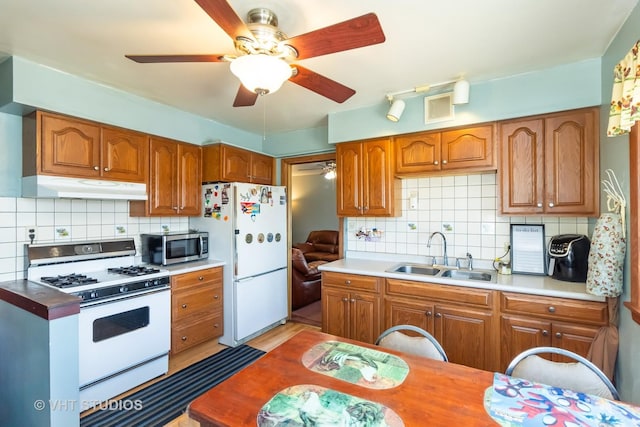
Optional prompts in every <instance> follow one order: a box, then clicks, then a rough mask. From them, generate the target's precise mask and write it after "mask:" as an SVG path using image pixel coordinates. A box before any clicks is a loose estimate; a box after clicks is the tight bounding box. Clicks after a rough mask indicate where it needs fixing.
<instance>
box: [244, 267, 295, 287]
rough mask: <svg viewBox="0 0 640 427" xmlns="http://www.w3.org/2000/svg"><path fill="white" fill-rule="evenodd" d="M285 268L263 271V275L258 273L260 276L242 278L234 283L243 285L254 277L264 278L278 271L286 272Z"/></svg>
mask: <svg viewBox="0 0 640 427" xmlns="http://www.w3.org/2000/svg"><path fill="white" fill-rule="evenodd" d="M286 269H287V267H283V268H276V269H274V270H269V271H265V272H264V273H260V274H256V275H254V276H249V277H243V278H242V279H235V280H234V281H235V282H236V283H244V282H248V281H249V280H253V279H255V278H256V277H260V276H264V275H265V274H271V273H273V272H274V271H279V270H286Z"/></svg>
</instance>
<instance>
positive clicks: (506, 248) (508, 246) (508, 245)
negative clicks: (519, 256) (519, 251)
mask: <svg viewBox="0 0 640 427" xmlns="http://www.w3.org/2000/svg"><path fill="white" fill-rule="evenodd" d="M510 247H511V243H509V242H504V244H503V245H502V248H503V249H504V251H505V252H507V251H508V250H509V248H510Z"/></svg>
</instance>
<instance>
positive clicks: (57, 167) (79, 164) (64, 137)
mask: <svg viewBox="0 0 640 427" xmlns="http://www.w3.org/2000/svg"><path fill="white" fill-rule="evenodd" d="M41 119H42V123H41V135H40V138H41V146H40V150H41V152H40V158H41V165H40V169H41V171H42V172H44V173H45V174H55V175H67V176H78V177H88V178H98V177H99V176H100V126H98V125H94V124H91V123H87V122H83V121H74V120H71V119H68V118H65V117H58V116H55V115H49V114H42V115H41Z"/></svg>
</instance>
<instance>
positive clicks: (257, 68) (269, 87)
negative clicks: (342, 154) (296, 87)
mask: <svg viewBox="0 0 640 427" xmlns="http://www.w3.org/2000/svg"><path fill="white" fill-rule="evenodd" d="M230 68H231V72H232V73H233V74H234V75H235V76H236V77H237V78H238V79H240V82H241V83H242V85H243V86H244V87H245V88H247V89H248V90H250V91H252V92H254V93H257V94H259V95H265V94H267V93H274V92H276V91H277V90H278V89H280V87H281V86H282V84H283V83H284V82H285V81H287V80H288V79H289V78H290V77H291V73H292V70H291V67H290V66H289V64H287V63H286V62H285V61H283V60H282V59H280V58H277V57H274V56H269V55H265V54H262V53H260V54H256V55H245V56H241V57H239V58H236V59H235V60H234V61H233V62H232V63H231V65H230Z"/></svg>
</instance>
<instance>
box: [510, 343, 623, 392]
mask: <svg viewBox="0 0 640 427" xmlns="http://www.w3.org/2000/svg"><path fill="white" fill-rule="evenodd" d="M544 353H553V354H559V355H562V356H565V357H568V358H570V359H573V360H575V362H553V361H551V360H548V359H544V358H542V357H540V356H538V354H544ZM505 374H507V375H509V376H513V377H517V378H522V379H526V380H529V381H535V382H539V383H543V384H547V385H550V386H553V387H560V388H566V389H571V390H574V391H577V392H582V393H588V394H593V395H596V396H600V397H604V398H606V399H610V400H620V395H619V394H618V391H617V390H616V388H615V386H614V385H613V384H612V383H611V381H610V380H609V378H607V376H606V375H605V374H604V373H603V372H602V371H601V370H600V369H599V368H598V367H597V366H596V365H594V364H593V363H592V362H590V361H589V360H587V359H585V358H584V357H582V356H580V355H579V354H576V353H574V352H572V351H569V350H565V349H563V348H557V347H534V348H530V349H528V350H525V351H523V352H522V353H520V354H519V355H517V356H516V357H514V358H513V360H512V361H511V363H509V366H508V367H507V370H506V371H505Z"/></svg>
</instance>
